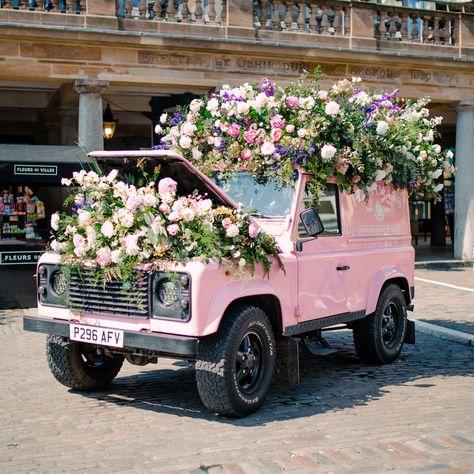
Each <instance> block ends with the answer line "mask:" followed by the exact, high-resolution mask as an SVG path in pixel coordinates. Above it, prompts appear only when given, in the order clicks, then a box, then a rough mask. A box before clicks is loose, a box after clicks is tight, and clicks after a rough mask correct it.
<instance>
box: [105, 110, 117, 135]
mask: <svg viewBox="0 0 474 474" xmlns="http://www.w3.org/2000/svg"><path fill="white" fill-rule="evenodd" d="M117 122H118V120H115V119H114V116H113V115H112V110H110V104H107V107H106V108H105V111H104V115H103V117H102V136H103V137H104V138H106V139H107V140H110V139H111V138H112V137H113V136H114V132H115V126H116V125H117Z"/></svg>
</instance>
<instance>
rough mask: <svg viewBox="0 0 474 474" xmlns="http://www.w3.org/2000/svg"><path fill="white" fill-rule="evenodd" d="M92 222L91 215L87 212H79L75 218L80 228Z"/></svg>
mask: <svg viewBox="0 0 474 474" xmlns="http://www.w3.org/2000/svg"><path fill="white" fill-rule="evenodd" d="M91 221H92V216H91V213H90V212H88V211H81V212H80V213H79V215H78V216H77V223H78V224H79V225H80V226H88V225H89V224H90V223H91Z"/></svg>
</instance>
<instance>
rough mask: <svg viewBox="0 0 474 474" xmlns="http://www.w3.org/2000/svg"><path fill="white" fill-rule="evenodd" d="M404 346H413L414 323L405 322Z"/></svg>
mask: <svg viewBox="0 0 474 474" xmlns="http://www.w3.org/2000/svg"><path fill="white" fill-rule="evenodd" d="M404 342H405V344H415V323H414V321H410V320H409V319H408V320H407V332H406V334H405V341H404Z"/></svg>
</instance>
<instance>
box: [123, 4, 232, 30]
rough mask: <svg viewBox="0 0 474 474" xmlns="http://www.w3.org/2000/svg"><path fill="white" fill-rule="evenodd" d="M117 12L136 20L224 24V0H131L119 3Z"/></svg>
mask: <svg viewBox="0 0 474 474" xmlns="http://www.w3.org/2000/svg"><path fill="white" fill-rule="evenodd" d="M117 7H118V8H117V14H118V16H122V17H124V18H131V19H134V20H151V21H170V22H177V23H198V24H205V25H207V24H211V25H212V24H216V25H222V24H223V14H224V13H225V10H224V8H225V1H224V0H140V1H138V2H133V1H131V0H128V1H121V2H118V4H117Z"/></svg>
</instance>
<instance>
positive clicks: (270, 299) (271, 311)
mask: <svg viewBox="0 0 474 474" xmlns="http://www.w3.org/2000/svg"><path fill="white" fill-rule="evenodd" d="M239 305H246V306H255V307H257V308H260V309H261V310H262V311H263V312H264V313H265V314H266V315H267V317H268V319H269V320H270V323H271V325H272V328H273V333H274V334H275V336H277V335H280V334H282V332H283V322H282V311H281V304H280V301H279V299H278V298H277V296H276V295H273V294H259V295H251V296H243V297H241V298H237V299H235V300H234V301H232V302H231V303H230V304H229V305H228V306H227V308H226V309H225V311H224V315H223V317H222V319H221V322H220V324H219V329H220V327H221V325H222V323H223V321H224V320H225V319H226V317H227V316H228V314H229V313H230V310H231V309H232V308H234V307H235V306H239Z"/></svg>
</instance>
